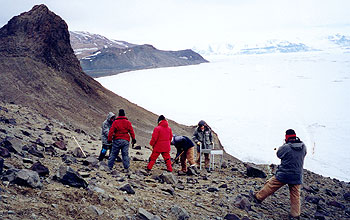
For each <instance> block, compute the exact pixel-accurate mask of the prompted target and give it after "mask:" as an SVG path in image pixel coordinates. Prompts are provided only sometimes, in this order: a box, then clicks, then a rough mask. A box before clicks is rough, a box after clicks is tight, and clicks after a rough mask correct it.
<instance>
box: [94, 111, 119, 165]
mask: <svg viewBox="0 0 350 220" xmlns="http://www.w3.org/2000/svg"><path fill="white" fill-rule="evenodd" d="M114 120H115V114H114V113H113V112H109V113H108V114H107V119H106V120H105V121H104V122H103V123H102V134H101V140H102V149H101V152H100V156H99V157H98V160H99V161H102V160H103V158H105V156H106V154H107V150H109V151H111V149H112V144H110V143H108V133H109V129H110V128H111V126H112V124H113V122H114ZM109 153H111V152H109Z"/></svg>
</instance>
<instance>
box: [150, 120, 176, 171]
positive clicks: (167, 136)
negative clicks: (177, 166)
mask: <svg viewBox="0 0 350 220" xmlns="http://www.w3.org/2000/svg"><path fill="white" fill-rule="evenodd" d="M172 138H173V132H172V131H171V128H170V127H169V124H168V121H167V120H166V119H165V117H164V116H163V115H161V116H159V118H158V126H157V127H155V128H154V130H153V133H152V139H151V141H150V142H149V144H150V145H151V146H152V147H153V150H152V154H151V156H150V158H149V163H148V165H147V170H148V171H150V170H152V167H153V165H154V164H155V162H156V160H157V158H158V156H159V155H160V154H162V156H163V158H164V161H165V164H166V167H167V171H169V172H172V171H173V168H172V167H171V160H170V143H171V140H172Z"/></svg>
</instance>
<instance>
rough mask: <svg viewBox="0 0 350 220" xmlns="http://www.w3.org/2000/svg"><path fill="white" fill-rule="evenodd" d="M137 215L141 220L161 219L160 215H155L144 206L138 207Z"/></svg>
mask: <svg viewBox="0 0 350 220" xmlns="http://www.w3.org/2000/svg"><path fill="white" fill-rule="evenodd" d="M137 217H138V218H139V219H141V220H160V219H161V218H160V217H159V216H157V215H153V214H152V213H150V212H148V211H146V210H145V209H143V208H139V209H138V211H137Z"/></svg>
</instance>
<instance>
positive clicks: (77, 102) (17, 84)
mask: <svg viewBox="0 0 350 220" xmlns="http://www.w3.org/2000/svg"><path fill="white" fill-rule="evenodd" d="M0 73H1V80H0V98H1V100H3V101H5V102H13V103H15V104H21V105H24V106H29V107H32V108H34V109H35V110H37V111H39V112H40V113H42V114H44V115H46V116H48V117H51V118H55V119H58V120H60V121H63V122H65V123H67V124H70V125H72V126H73V127H74V128H80V129H83V130H84V131H85V132H87V133H95V134H99V132H100V127H101V123H102V122H103V121H104V120H105V117H106V115H107V113H108V112H109V111H113V112H117V111H118V109H120V108H124V109H125V111H126V114H127V117H128V118H129V119H130V121H131V122H132V123H133V125H134V127H135V132H136V135H137V140H138V143H139V144H147V143H148V141H149V138H150V133H151V132H152V129H153V128H154V126H155V122H156V120H157V116H156V115H155V114H153V113H151V112H149V111H146V110H145V109H143V108H140V107H138V106H137V105H135V104H132V103H130V102H129V101H127V100H126V99H124V98H122V97H120V96H118V95H116V94H114V93H112V92H111V91H109V90H107V89H105V88H104V87H103V86H101V85H100V84H99V83H98V82H97V81H95V80H94V79H93V78H91V77H89V76H88V75H86V74H85V73H84V72H83V71H82V69H81V67H80V64H79V61H78V59H77V58H76V56H75V55H74V53H73V50H72V48H71V45H70V41H69V32H68V26H67V24H66V23H65V22H64V21H63V20H62V19H61V18H60V17H59V16H57V15H56V14H54V13H53V12H51V11H50V10H49V9H48V8H47V7H46V6H45V5H37V6H34V7H33V8H32V10H30V11H29V12H25V13H22V14H20V15H19V16H16V17H13V18H12V19H11V20H10V21H9V22H8V24H7V25H5V26H4V27H2V28H1V29H0ZM164 114H165V116H166V113H164ZM170 125H171V127H172V128H173V130H174V132H176V133H177V134H188V135H191V133H192V128H189V127H185V126H181V125H179V124H176V123H174V122H171V123H170Z"/></svg>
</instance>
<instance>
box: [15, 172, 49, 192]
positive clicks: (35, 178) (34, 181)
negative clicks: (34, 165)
mask: <svg viewBox="0 0 350 220" xmlns="http://www.w3.org/2000/svg"><path fill="white" fill-rule="evenodd" d="M12 183H15V184H18V185H22V186H30V187H32V188H41V187H42V186H43V184H42V183H41V181H40V177H39V175H38V173H37V172H35V171H32V170H28V169H22V170H19V171H18V172H17V173H16V175H15V179H14V180H13V181H12Z"/></svg>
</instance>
